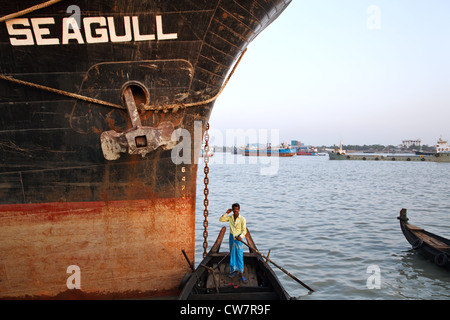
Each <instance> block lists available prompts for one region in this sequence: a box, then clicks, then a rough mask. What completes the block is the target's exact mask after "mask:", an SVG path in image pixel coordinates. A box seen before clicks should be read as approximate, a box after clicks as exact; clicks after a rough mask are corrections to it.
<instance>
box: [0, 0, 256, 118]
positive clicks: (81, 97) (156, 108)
mask: <svg viewBox="0 0 450 320" xmlns="http://www.w3.org/2000/svg"><path fill="white" fill-rule="evenodd" d="M58 1H61V0H58ZM246 51H247V48H246V49H244V51H242V53H241V55H240V56H239V59H238V60H237V61H236V63H235V64H234V67H233V69H232V70H231V72H230V74H229V75H228V77H227V79H226V80H225V82H224V84H223V85H222V87H221V88H220V90H219V91H218V92H217V94H216V95H215V96H214V97H212V98H210V99H207V100H204V101H199V102H192V103H186V104H183V103H177V104H170V105H163V106H148V105H144V107H143V109H144V110H146V111H156V112H158V111H163V112H164V113H167V112H168V111H169V110H172V112H177V111H178V109H180V108H181V109H184V108H190V107H197V106H202V105H206V104H209V103H211V102H213V101H215V100H216V99H217V98H218V97H219V96H220V94H221V93H222V91H223V90H224V89H225V87H226V85H227V84H228V81H230V79H231V76H232V75H233V73H234V71H235V70H236V68H237V66H238V65H239V62H240V61H241V59H242V57H243V56H244V53H245V52H246ZM0 79H3V80H6V81H9V82H12V83H16V84H20V85H24V86H29V87H32V88H36V89H40V90H44V91H49V92H53V93H56V94H60V95H63V96H67V97H70V98H74V99H78V100H82V101H86V102H91V103H96V104H99V105H104V106H108V107H112V108H117V109H126V108H125V107H124V106H121V105H118V104H115V103H111V102H107V101H103V100H99V99H94V98H90V97H87V96H84V95H81V94H76V93H72V92H68V91H64V90H60V89H55V88H51V87H47V86H43V85H40V84H37V83H33V82H29V81H24V80H19V79H16V78H14V77H11V76H8V75H5V74H0Z"/></svg>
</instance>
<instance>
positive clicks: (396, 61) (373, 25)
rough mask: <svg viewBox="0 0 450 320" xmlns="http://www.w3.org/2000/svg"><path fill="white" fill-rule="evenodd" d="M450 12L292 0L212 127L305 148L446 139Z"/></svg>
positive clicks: (437, 6)
mask: <svg viewBox="0 0 450 320" xmlns="http://www.w3.org/2000/svg"><path fill="white" fill-rule="evenodd" d="M449 17H450V1H449V0H427V1H425V0H371V1H366V0H339V1H337V0H293V1H292V3H291V4H290V5H289V7H288V8H287V9H286V10H285V11H284V13H283V14H282V15H281V16H280V17H279V18H278V19H277V20H276V21H275V22H274V23H272V24H271V25H270V26H269V27H268V28H267V29H266V30H264V31H263V32H262V33H261V34H260V35H259V36H258V37H257V38H256V39H255V40H254V41H253V42H252V43H251V44H250V45H249V47H248V51H247V53H246V54H245V55H244V57H243V59H242V61H241V63H240V65H239V66H238V68H237V70H236V72H235V74H234V75H233V77H232V78H231V80H230V82H229V84H228V86H227V87H226V89H225V90H224V92H223V93H222V95H221V96H220V97H219V98H218V100H217V101H216V104H215V107H214V109H213V112H212V115H211V119H210V125H211V128H212V129H214V130H216V132H221V134H222V135H223V136H224V137H225V135H226V131H227V130H228V131H230V130H236V129H244V130H248V129H254V130H259V129H267V130H269V132H270V130H278V131H277V132H279V138H280V142H281V141H287V142H290V141H291V140H300V141H302V142H304V143H305V144H311V145H332V144H339V141H341V140H342V142H343V143H344V144H361V145H362V144H376V143H379V144H384V145H387V144H393V145H398V144H400V143H401V141H402V140H405V139H418V138H421V139H422V142H423V143H424V144H428V145H434V144H435V142H436V140H437V139H438V138H439V136H440V135H441V134H442V137H443V138H445V139H450V61H449V60H450V18H449ZM225 140H226V139H225ZM269 140H270V138H269ZM224 144H226V145H232V144H233V143H228V142H227V141H224Z"/></svg>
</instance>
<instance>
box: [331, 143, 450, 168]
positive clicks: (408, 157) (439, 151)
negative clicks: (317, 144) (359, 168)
mask: <svg viewBox="0 0 450 320" xmlns="http://www.w3.org/2000/svg"><path fill="white" fill-rule="evenodd" d="M328 155H329V157H330V160H375V161H422V162H423V161H432V162H450V149H449V148H448V147H447V141H446V140H442V139H441V138H439V140H438V142H437V145H436V149H435V152H433V153H430V154H428V153H419V154H357V153H354V154H348V153H347V152H346V151H345V150H342V143H341V146H340V148H339V149H335V150H334V151H329V152H328Z"/></svg>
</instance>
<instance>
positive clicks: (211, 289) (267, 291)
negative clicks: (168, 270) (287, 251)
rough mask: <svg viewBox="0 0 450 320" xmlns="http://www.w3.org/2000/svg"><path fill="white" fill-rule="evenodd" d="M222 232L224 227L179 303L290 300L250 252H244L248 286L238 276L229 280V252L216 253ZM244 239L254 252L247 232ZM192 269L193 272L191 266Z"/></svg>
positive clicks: (258, 259) (183, 292)
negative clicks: (195, 301) (192, 301)
mask: <svg viewBox="0 0 450 320" xmlns="http://www.w3.org/2000/svg"><path fill="white" fill-rule="evenodd" d="M225 231H226V227H223V228H222V229H221V231H220V233H219V236H218V237H217V240H216V242H215V243H214V245H213V246H212V248H211V250H210V251H209V252H208V254H207V255H206V257H205V258H204V259H203V261H202V262H201V263H200V264H199V266H198V267H197V269H196V270H195V272H193V273H192V274H191V275H190V277H189V279H188V280H187V282H185V285H184V287H183V288H182V290H181V293H180V295H179V297H178V299H179V300H289V299H290V296H289V294H288V293H287V292H286V291H285V290H284V288H283V286H282V285H281V283H280V281H279V279H278V277H277V276H276V274H275V273H274V271H273V270H272V268H271V267H270V266H269V264H268V263H267V262H266V261H265V260H264V259H263V258H262V257H261V256H260V255H259V254H257V253H256V252H253V249H249V252H244V265H245V269H244V277H245V278H246V279H247V283H243V282H242V281H241V280H239V279H238V277H237V276H236V277H234V278H230V277H229V276H228V274H229V269H228V266H229V261H230V259H229V252H219V249H220V245H221V243H222V240H223V237H224V234H225ZM246 239H247V243H248V244H249V246H250V247H252V248H256V246H255V244H254V242H253V239H252V237H251V236H250V233H249V232H247V235H246ZM188 262H189V260H188ZM189 264H191V263H190V262H189ZM191 268H192V269H193V266H192V265H191Z"/></svg>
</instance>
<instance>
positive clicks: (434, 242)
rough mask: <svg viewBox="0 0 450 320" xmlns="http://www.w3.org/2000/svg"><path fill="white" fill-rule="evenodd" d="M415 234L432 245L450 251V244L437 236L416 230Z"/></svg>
mask: <svg viewBox="0 0 450 320" xmlns="http://www.w3.org/2000/svg"><path fill="white" fill-rule="evenodd" d="M414 234H415V235H417V236H418V237H419V238H420V239H422V240H423V242H425V243H427V244H429V245H430V246H432V247H434V248H436V249H438V250H442V251H448V250H450V246H449V245H448V244H446V243H444V242H442V241H439V240H438V239H436V238H433V237H430V236H429V235H427V234H425V233H423V232H414Z"/></svg>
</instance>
